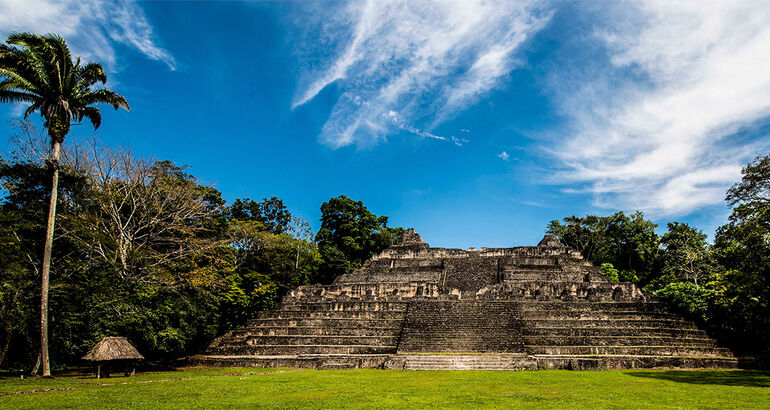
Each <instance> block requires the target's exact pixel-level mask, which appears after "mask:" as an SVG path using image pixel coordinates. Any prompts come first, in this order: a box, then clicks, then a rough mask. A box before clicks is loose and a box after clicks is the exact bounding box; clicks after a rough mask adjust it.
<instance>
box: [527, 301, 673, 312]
mask: <svg viewBox="0 0 770 410" xmlns="http://www.w3.org/2000/svg"><path fill="white" fill-rule="evenodd" d="M519 303H520V306H521V310H522V311H529V310H578V311H595V310H614V309H620V310H638V311H668V306H667V305H666V304H665V303H662V302H627V301H617V302H616V301H601V302H592V301H586V300H578V301H572V302H565V301H562V300H550V301H540V300H530V299H527V300H523V301H521V302H519Z"/></svg>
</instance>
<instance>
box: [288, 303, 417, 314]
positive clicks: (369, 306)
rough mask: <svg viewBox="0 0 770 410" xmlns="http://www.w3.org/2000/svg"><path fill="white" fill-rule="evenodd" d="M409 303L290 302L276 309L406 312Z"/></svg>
mask: <svg viewBox="0 0 770 410" xmlns="http://www.w3.org/2000/svg"><path fill="white" fill-rule="evenodd" d="M407 305H408V304H407V303H403V302H375V301H354V302H288V303H282V304H281V305H279V306H278V307H277V308H276V309H275V310H289V311H318V310H321V311H335V312H338V311H369V312H382V311H387V312H405V311H406V309H407Z"/></svg>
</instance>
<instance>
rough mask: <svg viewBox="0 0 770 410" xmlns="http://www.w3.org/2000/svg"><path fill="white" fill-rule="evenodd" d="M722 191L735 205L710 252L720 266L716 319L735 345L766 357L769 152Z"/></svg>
mask: <svg viewBox="0 0 770 410" xmlns="http://www.w3.org/2000/svg"><path fill="white" fill-rule="evenodd" d="M742 174H743V177H742V179H741V181H740V182H738V183H736V184H735V185H734V186H733V187H732V188H730V189H729V190H728V191H727V196H726V198H725V199H726V200H727V202H728V203H729V204H730V205H732V206H734V208H733V210H732V212H731V214H730V217H729V219H728V223H727V224H726V225H723V226H721V227H719V228H718V229H717V232H716V235H715V238H714V254H715V257H716V259H717V261H718V262H719V264H720V265H721V266H722V267H723V268H724V270H723V271H721V272H718V273H717V274H716V275H715V278H714V280H713V281H712V282H711V283H710V284H709V287H710V288H711V289H713V290H714V292H715V304H716V309H717V311H716V312H715V313H716V314H717V315H718V317H719V320H715V322H716V323H717V324H718V325H719V326H720V328H721V331H722V332H723V333H725V334H727V335H728V336H729V338H730V339H732V342H733V343H735V345H737V346H738V347H740V348H741V349H743V350H746V351H749V352H751V353H755V354H756V353H761V354H764V355H765V356H766V357H770V348H769V347H768V346H770V154H764V155H760V156H758V157H757V158H756V159H754V161H752V162H751V163H749V164H747V165H746V166H745V167H744V168H743V170H742Z"/></svg>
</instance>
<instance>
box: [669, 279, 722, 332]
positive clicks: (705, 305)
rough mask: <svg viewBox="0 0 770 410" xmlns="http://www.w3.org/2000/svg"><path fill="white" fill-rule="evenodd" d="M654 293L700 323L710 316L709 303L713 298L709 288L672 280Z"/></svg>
mask: <svg viewBox="0 0 770 410" xmlns="http://www.w3.org/2000/svg"><path fill="white" fill-rule="evenodd" d="M654 293H655V295H656V296H658V297H659V298H661V299H663V300H665V301H666V302H668V303H669V304H670V305H671V306H673V307H674V308H675V309H676V310H678V311H679V312H681V313H683V314H684V315H686V316H688V317H690V318H692V319H695V320H697V321H699V322H701V323H705V322H707V321H708V320H709V319H710V318H711V313H710V311H709V305H710V304H711V302H712V300H713V299H714V292H713V291H711V290H709V289H706V288H704V287H701V286H698V285H696V284H694V283H691V282H674V283H669V284H668V285H666V286H665V287H663V288H662V289H659V290H656V291H655V292H654Z"/></svg>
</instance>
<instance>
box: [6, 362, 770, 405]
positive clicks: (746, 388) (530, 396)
mask: <svg viewBox="0 0 770 410" xmlns="http://www.w3.org/2000/svg"><path fill="white" fill-rule="evenodd" d="M255 372H262V373H263V374H247V373H255ZM98 382H99V383H100V384H97V380H95V379H94V378H85V377H83V376H61V377H58V378H56V379H53V380H43V379H34V378H33V379H25V380H19V379H10V378H5V379H0V407H2V408H13V409H21V408H41V407H44V408H128V407H130V408H137V407H139V408H175V407H177V408H222V407H225V408H250V407H281V408H285V407H289V408H319V407H323V408H340V407H342V408H350V407H367V408H393V407H396V408H404V407H453V408H457V407H461V408H475V407H480V406H483V407H509V406H516V407H554V408H564V407H570V408H597V407H599V408H694V407H697V408H770V372H759V371H745V370H736V371H729V370H691V371H683V370H678V371H675V370H671V371H669V370H629V371H586V372H577V371H562V370H551V371H548V370H544V371H524V372H486V371H424V372H404V371H395V370H325V371H317V370H299V371H288V372H287V371H282V369H255V368H227V369H225V368H216V369H203V368H186V369H180V370H179V371H170V372H152V373H143V374H139V375H137V376H136V377H122V375H121V376H120V377H113V378H110V379H102V380H99V381H98ZM43 389H60V390H54V391H42V392H29V393H21V394H7V393H11V392H18V391H30V390H43Z"/></svg>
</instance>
